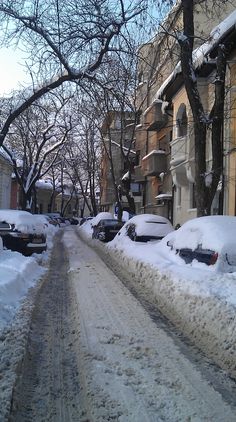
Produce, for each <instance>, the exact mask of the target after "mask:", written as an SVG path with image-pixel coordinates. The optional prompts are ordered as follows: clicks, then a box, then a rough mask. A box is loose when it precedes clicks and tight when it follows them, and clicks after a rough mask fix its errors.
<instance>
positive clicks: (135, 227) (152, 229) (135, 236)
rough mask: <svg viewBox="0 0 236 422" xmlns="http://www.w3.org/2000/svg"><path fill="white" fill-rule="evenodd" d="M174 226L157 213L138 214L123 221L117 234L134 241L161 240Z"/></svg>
mask: <svg viewBox="0 0 236 422" xmlns="http://www.w3.org/2000/svg"><path fill="white" fill-rule="evenodd" d="M173 230H174V228H173V226H172V224H171V223H170V221H169V220H168V219H167V218H165V217H161V216H159V215H154V214H140V215H136V216H134V217H132V218H131V219H130V220H128V221H127V223H125V225H124V226H123V228H122V229H121V231H120V232H119V233H118V236H127V237H129V238H130V239H131V240H133V241H134V242H148V241H150V240H161V239H162V238H163V237H164V236H166V235H167V234H168V233H170V232H171V231H173Z"/></svg>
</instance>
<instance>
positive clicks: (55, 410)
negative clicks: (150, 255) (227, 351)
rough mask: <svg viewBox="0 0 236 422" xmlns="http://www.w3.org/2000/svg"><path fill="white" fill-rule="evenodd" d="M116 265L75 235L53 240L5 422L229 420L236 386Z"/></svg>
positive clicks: (235, 414)
mask: <svg viewBox="0 0 236 422" xmlns="http://www.w3.org/2000/svg"><path fill="white" fill-rule="evenodd" d="M107 259H108V258H107ZM113 265H114V263H113V262H112V261H110V263H109V268H108V267H107V266H106V264H105V263H104V262H103V261H102V260H101V259H100V257H99V256H98V254H97V253H96V252H95V251H94V250H93V249H91V248H90V247H89V246H87V245H86V244H85V243H84V242H83V241H82V240H81V239H80V238H79V237H78V234H77V232H76V230H75V229H74V228H72V227H69V228H67V229H65V230H64V232H63V233H62V235H61V238H60V236H58V237H57V240H56V243H55V247H54V250H53V252H52V259H51V264H50V269H49V273H48V276H47V277H46V278H45V280H44V281H43V283H42V286H41V288H40V289H39V290H38V292H37V294H36V295H37V296H36V301H35V303H36V305H35V307H34V309H33V313H32V320H31V324H30V331H29V338H28V341H27V345H26V353H25V356H24V360H23V363H22V365H20V367H18V379H17V383H16V386H15V389H14V394H13V401H12V406H11V411H10V419H9V420H10V421H14V422H18V421H19V422H20V421H34V422H39V421H44V422H47V421H48V422H49V421H55V422H56V421H57V422H61V421H64V422H70V421H71V422H74V421H76V422H85V421H87V422H88V421H90V422H92V421H94V422H106V421H111V420H113V421H117V422H131V421H134V422H145V421H153V422H157V421H170V422H174V421H196V422H197V421H214V422H215V421H223V420H224V421H227V422H228V421H235V419H236V401H235V383H234V382H233V381H230V379H228V378H227V377H226V376H225V374H224V373H223V372H222V371H220V370H218V369H217V368H216V367H214V366H212V365H211V362H210V361H209V360H207V359H205V358H204V357H203V356H202V355H201V354H200V353H199V352H198V351H197V350H196V349H194V348H193V347H192V346H191V345H189V344H187V342H185V341H184V339H183V338H182V336H181V335H179V334H178V333H177V332H176V331H175V330H174V329H173V327H172V326H171V325H170V324H168V322H167V321H166V320H165V319H164V318H163V317H161V315H160V314H159V313H158V311H157V310H156V309H155V308H153V307H148V302H149V300H148V294H147V295H146V294H145V289H142V293H140V292H138V290H137V291H136V292H134V293H135V294H134V295H133V294H132V293H131V290H132V288H131V287H132V283H131V280H130V283H131V284H129V280H128V279H126V278H125V277H124V275H123V273H122V275H121V274H118V273H117V272H116V269H115V268H114V272H113V271H112V270H111V269H110V268H112V266H113ZM118 275H119V277H118ZM145 303H147V306H145ZM18 334H19V333H18ZM15 341H16V342H19V336H16V338H15ZM1 376H2V378H3V380H4V371H3V373H2V375H1ZM3 404H4V406H5V409H6V408H7V402H4V403H3ZM4 406H1V408H2V412H3V408H4ZM2 414H3V413H2ZM6 414H7V411H6V413H5V415H6ZM1 420H7V419H1Z"/></svg>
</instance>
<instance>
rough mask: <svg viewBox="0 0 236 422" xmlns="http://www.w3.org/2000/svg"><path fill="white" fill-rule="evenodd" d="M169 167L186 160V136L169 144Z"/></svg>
mask: <svg viewBox="0 0 236 422" xmlns="http://www.w3.org/2000/svg"><path fill="white" fill-rule="evenodd" d="M170 146H171V160H170V164H171V167H175V166H177V165H179V164H181V163H183V162H184V161H186V160H187V158H188V157H187V136H181V137H179V138H176V139H174V140H173V141H172V142H171V144H170Z"/></svg>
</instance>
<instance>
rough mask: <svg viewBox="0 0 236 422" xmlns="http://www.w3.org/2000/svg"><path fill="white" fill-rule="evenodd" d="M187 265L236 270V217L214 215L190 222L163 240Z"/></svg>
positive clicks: (219, 269) (164, 244)
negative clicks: (204, 265)
mask: <svg viewBox="0 0 236 422" xmlns="http://www.w3.org/2000/svg"><path fill="white" fill-rule="evenodd" d="M162 243H163V247H167V248H169V251H172V252H173V253H175V254H176V255H178V256H179V257H180V258H181V259H182V262H183V263H184V264H190V265H191V266H194V265H197V264H198V265H199V263H203V264H206V265H207V266H211V268H212V269H214V270H216V271H220V272H235V271H236V217H231V216H223V215H213V216H206V217H199V218H194V219H192V220H189V221H187V222H186V223H184V224H183V226H182V227H180V228H179V229H178V230H176V231H174V232H173V233H171V234H170V235H168V236H167V237H166V238H165V239H163V241H162Z"/></svg>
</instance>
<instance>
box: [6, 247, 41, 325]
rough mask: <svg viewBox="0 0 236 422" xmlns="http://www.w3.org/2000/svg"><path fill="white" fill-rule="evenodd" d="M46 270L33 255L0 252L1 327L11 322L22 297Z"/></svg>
mask: <svg viewBox="0 0 236 422" xmlns="http://www.w3.org/2000/svg"><path fill="white" fill-rule="evenodd" d="M44 272H45V269H44V268H43V267H41V266H40V265H39V264H38V263H37V261H36V259H35V258H33V257H25V256H23V255H21V254H20V253H18V252H11V251H7V250H6V251H2V252H1V253H0V329H2V328H4V327H5V326H6V325H7V324H9V323H10V322H11V320H12V318H13V317H14V315H15V312H16V310H17V308H18V307H19V304H20V301H21V299H22V298H23V297H24V296H25V295H26V294H27V292H28V289H29V288H30V287H32V286H34V285H35V283H36V282H37V280H38V279H39V278H40V277H41V276H42V275H43V273H44Z"/></svg>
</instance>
